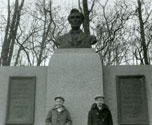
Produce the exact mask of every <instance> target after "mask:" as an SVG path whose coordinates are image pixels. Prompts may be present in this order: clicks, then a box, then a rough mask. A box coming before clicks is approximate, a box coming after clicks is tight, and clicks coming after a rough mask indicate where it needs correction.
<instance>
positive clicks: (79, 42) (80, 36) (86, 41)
mask: <svg viewBox="0 0 152 125" xmlns="http://www.w3.org/2000/svg"><path fill="white" fill-rule="evenodd" d="M83 20H84V16H83V14H82V13H81V12H79V10H77V9H72V10H71V12H70V15H69V16H68V21H69V23H70V25H71V30H70V32H69V33H66V34H64V35H62V36H59V37H57V39H56V42H55V43H56V44H57V46H59V48H91V45H93V44H95V43H96V38H95V36H93V35H88V34H85V33H84V32H83V31H82V30H81V29H80V26H81V24H82V23H83Z"/></svg>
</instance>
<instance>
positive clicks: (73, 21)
mask: <svg viewBox="0 0 152 125" xmlns="http://www.w3.org/2000/svg"><path fill="white" fill-rule="evenodd" d="M68 21H69V23H70V25H71V28H72V29H79V28H80V26H81V24H82V23H83V21H84V16H83V14H82V13H81V12H79V10H78V9H72V10H71V12H70V15H69V16H68Z"/></svg>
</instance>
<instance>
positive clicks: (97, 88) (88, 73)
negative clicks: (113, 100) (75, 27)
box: [46, 48, 103, 125]
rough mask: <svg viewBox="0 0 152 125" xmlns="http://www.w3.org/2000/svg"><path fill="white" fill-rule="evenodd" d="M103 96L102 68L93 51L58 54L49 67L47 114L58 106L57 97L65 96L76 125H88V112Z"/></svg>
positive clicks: (75, 50) (66, 104)
mask: <svg viewBox="0 0 152 125" xmlns="http://www.w3.org/2000/svg"><path fill="white" fill-rule="evenodd" d="M99 93H100V94H103V74H102V65H101V62H100V59H99V56H98V54H97V53H95V51H94V50H93V49H91V48H83V49H79V48H78V49H58V50H57V51H56V52H55V53H54V55H53V56H52V58H51V60H50V64H49V67H48V76H47V104H46V113H47V112H48V111H49V110H50V109H51V108H52V107H53V106H54V97H56V96H63V97H64V98H65V104H64V105H65V106H66V107H67V108H68V110H69V111H70V113H71V117H72V121H73V125H87V117H88V111H89V109H90V107H91V105H92V103H93V102H94V96H95V95H96V94H99Z"/></svg>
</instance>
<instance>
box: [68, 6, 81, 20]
mask: <svg viewBox="0 0 152 125" xmlns="http://www.w3.org/2000/svg"><path fill="white" fill-rule="evenodd" d="M75 12H77V13H79V14H80V16H81V19H82V22H83V21H84V16H83V14H82V13H81V12H80V11H79V10H78V9H76V8H73V9H72V10H71V11H70V14H69V16H68V21H69V20H70V17H71V14H72V13H75Z"/></svg>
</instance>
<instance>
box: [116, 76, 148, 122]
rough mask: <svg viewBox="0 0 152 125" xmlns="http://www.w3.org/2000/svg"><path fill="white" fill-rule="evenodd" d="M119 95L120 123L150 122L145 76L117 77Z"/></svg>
mask: <svg viewBox="0 0 152 125" xmlns="http://www.w3.org/2000/svg"><path fill="white" fill-rule="evenodd" d="M117 95H118V114H119V123H120V124H135V125H136V124H144V125H146V124H148V108H147V96H146V90H145V80H144V76H119V77H117Z"/></svg>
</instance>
